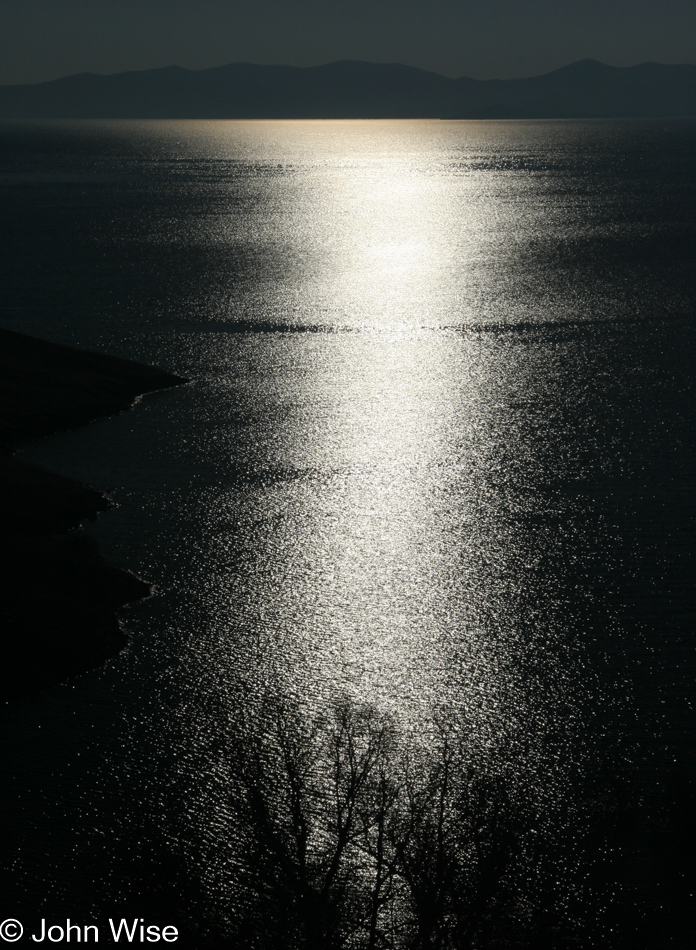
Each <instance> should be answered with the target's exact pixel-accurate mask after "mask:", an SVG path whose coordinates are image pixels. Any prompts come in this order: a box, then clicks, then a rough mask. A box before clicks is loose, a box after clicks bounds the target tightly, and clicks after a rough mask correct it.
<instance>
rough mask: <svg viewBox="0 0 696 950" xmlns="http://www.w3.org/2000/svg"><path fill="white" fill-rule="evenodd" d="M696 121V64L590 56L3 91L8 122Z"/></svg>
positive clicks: (232, 70)
mask: <svg viewBox="0 0 696 950" xmlns="http://www.w3.org/2000/svg"><path fill="white" fill-rule="evenodd" d="M623 116H626V117H648V116H660V117H667V116H696V66H692V65H684V66H665V65H661V64H659V63H642V64H641V65H640V66H631V67H628V68H620V67H616V66H606V65H605V64H603V63H599V62H597V61H596V60H592V59H586V60H582V61H581V62H578V63H573V64H572V65H570V66H564V67H563V68H562V69H557V70H555V71H554V72H551V73H547V74H545V75H543V76H535V77H532V78H529V79H504V80H485V81H481V80H476V79H467V78H461V79H448V78H447V77H445V76H440V75H438V74H437V73H430V72H425V71H424V70H421V69H415V68H414V67H412V66H401V65H398V64H376V63H361V62H350V61H349V62H340V63H330V64H329V65H327V66H312V67H308V68H299V67H295V66H254V65H251V64H249V63H233V64H231V65H229V66H219V67H216V68H214V69H202V70H189V69H182V68H181V67H179V66H168V67H166V68H164V69H149V70H145V71H142V72H128V73H118V74H116V75H113V76H99V75H96V74H94V73H82V74H80V75H77V76H68V77H66V78H64V79H55V80H53V81H52V82H44V83H37V84H35V85H24V86H0V117H4V118H8V117H13V118H95V119H96V118H104V119H106V118H124V119H126V118H132V119H136V118H142V119H303V118H308V119H309V118H311V119H320V118H439V119H477V118H481V119H484V118H485V119H489V118H500V119H518V118H530V119H536V118H544V119H545V118H590V117H592V118H595V117H623Z"/></svg>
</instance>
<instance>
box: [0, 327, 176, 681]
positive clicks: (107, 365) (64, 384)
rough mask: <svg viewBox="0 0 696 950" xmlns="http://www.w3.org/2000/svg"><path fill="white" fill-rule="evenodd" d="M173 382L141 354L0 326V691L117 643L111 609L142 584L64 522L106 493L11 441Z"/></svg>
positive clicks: (104, 653)
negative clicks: (79, 345) (31, 460)
mask: <svg viewBox="0 0 696 950" xmlns="http://www.w3.org/2000/svg"><path fill="white" fill-rule="evenodd" d="M182 382H185V380H184V379H182V378H181V377H179V376H175V375H173V374H172V373H167V372H165V371H163V370H159V369H155V368H152V367H149V366H143V365H141V364H139V363H133V362H130V361H128V360H122V359H118V358H117V357H113V356H106V355H104V354H101V353H91V352H85V351H81V350H74V349H71V348H70V347H65V346H59V345H57V344H54V343H47V342H45V341H43V340H36V339H32V338H31V337H28V336H24V335H23V334H20V333H15V332H12V331H9V330H2V329H0V551H1V552H2V560H3V563H4V565H5V566H4V567H3V570H2V572H1V573H0V627H1V629H2V644H1V649H2V654H3V662H2V664H1V665H0V670H1V672H0V700H8V699H13V698H16V697H19V696H22V695H24V694H27V693H30V692H33V691H35V690H39V689H43V688H45V687H47V686H51V685H54V684H57V683H59V682H61V681H63V680H65V679H66V678H68V677H70V676H72V675H76V674H78V673H83V672H85V671H87V670H89V669H92V668H94V667H96V666H99V665H100V664H101V663H103V662H104V661H105V660H106V659H108V658H109V657H110V656H113V655H114V654H115V653H117V652H118V651H119V650H120V649H121V648H122V647H123V645H124V644H125V637H124V635H123V634H122V633H121V631H120V629H119V625H118V621H117V619H116V615H115V612H116V611H117V610H118V608H119V607H122V606H123V605H124V604H127V603H129V602H131V601H134V600H138V599H140V598H142V597H145V596H147V594H148V592H149V585H148V584H146V583H145V582H144V581H141V580H139V579H138V578H137V577H134V576H133V575H132V574H129V573H128V572H126V571H123V570H120V569H119V568H117V567H114V566H113V565H111V564H109V563H108V562H107V561H105V560H104V559H103V558H102V557H101V556H100V555H99V553H98V552H97V550H96V548H95V547H94V545H93V544H92V543H91V542H90V541H89V540H88V539H86V538H85V537H82V536H81V535H80V534H79V533H76V532H74V530H73V529H74V528H76V527H77V526H78V525H79V524H80V522H81V521H83V520H84V519H86V518H94V517H95V516H96V515H97V514H98V512H100V511H103V510H105V509H106V508H108V507H109V503H108V500H107V499H106V498H105V497H104V496H103V495H102V494H101V493H100V492H98V491H95V490H94V489H92V488H87V487H85V486H83V485H80V484H79V483H77V482H74V481H72V480H71V479H67V478H64V477H62V476H59V475H55V474H53V473H50V472H45V471H43V470H41V469H39V468H37V467H35V466H32V465H27V464H25V463H23V462H20V461H19V460H17V459H16V458H14V456H13V455H12V452H13V451H14V449H15V448H17V447H18V446H19V445H21V444H22V443H23V442H26V441H28V440H30V439H35V438H39V437H41V436H45V435H49V434H51V433H53V432H57V431H59V430H61V429H69V428H73V427H74V426H78V425H83V424H84V423H87V422H90V421H91V420H94V419H96V418H98V417H100V416H107V415H112V414H113V413H116V412H121V411H122V410H124V409H127V408H129V407H130V406H131V405H132V403H133V401H134V400H135V399H136V398H137V396H139V395H141V394H143V393H147V392H153V391H155V390H158V389H165V388H167V387H169V386H176V385H179V384H180V383H182Z"/></svg>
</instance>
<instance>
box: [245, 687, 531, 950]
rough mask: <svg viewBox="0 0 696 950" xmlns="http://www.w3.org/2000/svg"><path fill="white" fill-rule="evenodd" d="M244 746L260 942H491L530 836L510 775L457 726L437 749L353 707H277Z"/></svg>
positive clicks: (328, 947) (250, 880)
mask: <svg viewBox="0 0 696 950" xmlns="http://www.w3.org/2000/svg"><path fill="white" fill-rule="evenodd" d="M241 746H242V756H243V759H242V761H243V765H242V770H241V793H242V794H241V798H242V803H243V820H244V822H245V825H246V827H247V830H248V834H249V848H248V853H247V862H246V883H247V887H248V891H249V894H250V895H251V900H252V902H253V903H254V905H255V912H254V914H253V919H254V921H255V934H254V937H253V938H250V940H249V942H250V944H251V945H256V946H258V947H267V946H268V947H276V946H277V947H283V948H287V950H291V948H298V950H300V948H301V950H339V948H356V950H358V948H359V950H378V948H394V950H396V948H404V950H406V948H413V950H439V948H442V950H446V948H462V950H464V948H472V950H473V948H477V947H481V946H486V945H487V940H488V934H489V931H490V928H491V925H492V922H493V920H494V917H495V915H496V914H498V913H499V912H500V911H501V908H502V906H503V902H504V897H505V887H504V881H505V877H506V873H507V871H508V868H509V866H510V863H511V860H512V856H513V855H514V853H515V842H516V836H517V835H518V833H519V829H518V826H517V825H516V822H515V820H514V809H513V806H512V803H511V800H510V796H509V795H508V793H507V789H506V787H505V783H503V782H502V781H501V780H499V779H497V780H494V779H491V778H483V777H481V776H477V775H476V774H475V772H474V770H473V769H472V767H471V766H470V765H469V764H468V761H467V756H466V748H465V743H463V741H462V739H461V737H460V736H458V734H457V732H456V730H455V729H453V728H452V727H451V726H449V725H447V724H444V723H442V722H440V723H437V724H435V727H434V737H433V741H432V742H430V743H429V745H428V748H427V749H413V748H408V743H407V742H406V741H405V739H404V736H403V735H402V734H400V733H399V731H398V730H397V729H396V727H395V725H394V723H393V722H392V721H390V720H389V719H388V718H386V717H384V716H380V715H379V714H377V713H376V712H375V711H374V710H372V709H370V708H366V707H360V706H357V705H355V704H351V703H349V702H341V703H339V704H337V705H336V706H335V707H334V709H333V710H332V711H331V713H330V714H329V715H327V716H326V717H324V718H322V719H319V720H316V721H314V722H313V723H308V722H307V720H306V719H305V718H303V716H302V715H301V714H300V713H299V712H298V710H297V708H296V707H293V706H292V705H290V704H287V703H286V704H283V705H279V706H277V708H276V710H275V712H274V713H273V714H271V715H268V716H266V717H265V720H264V723H263V727H262V728H258V726H255V727H254V728H253V729H249V730H247V733H246V735H245V736H244V739H243V742H242V743H241Z"/></svg>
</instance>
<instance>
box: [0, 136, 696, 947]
mask: <svg viewBox="0 0 696 950" xmlns="http://www.w3.org/2000/svg"><path fill="white" fill-rule="evenodd" d="M695 148H696V125H695V124H694V123H687V122H683V123H682V122H670V123H668V124H665V123H661V122H642V123H637V122H615V123H609V122H602V123H600V122H538V123H532V122H499V123H498V122H481V123H476V122H452V123H444V122H405V121H404V122H304V123H303V122H258V123H254V122H176V123H173V122H172V123H169V122H161V123H155V122H139V123H136V122H131V123H126V122H112V123H96V122H90V123H87V122H83V123H77V122H73V123H67V122H66V123H59V122H54V123H3V124H0V214H1V216H2V221H3V229H2V237H1V238H0V241H1V242H2V243H1V251H2V254H1V255H0V287H1V288H2V312H1V319H2V323H3V325H5V326H7V327H11V328H14V329H20V330H24V331H26V332H29V333H34V334H36V335H39V336H43V337H46V338H49V339H53V340H57V341H61V342H67V343H73V344H77V345H80V346H86V347H92V348H100V349H104V350H108V351H109V352H112V353H116V354H120V355H124V356H128V357H132V358H136V359H139V360H142V361H146V362H151V363H155V364H157V365H161V366H164V367H167V368H170V369H172V370H175V371H176V372H179V373H182V374H184V375H187V376H189V377H191V379H192V383H191V384H190V385H188V386H186V387H183V388H181V389H178V390H175V391H171V392H167V393H160V394H156V395H154V396H150V397H147V398H146V399H144V400H143V402H142V403H141V404H140V405H139V406H138V407H137V408H136V409H135V410H134V411H133V412H131V413H128V414H125V415H123V416H120V417H117V418H114V419H111V420H107V421H103V422H100V423H98V424H95V425H94V426H92V427H90V428H86V429H84V430H80V431H79V432H74V433H69V434H65V435H61V436H57V437H54V438H52V439H49V440H47V441H46V442H44V443H42V444H40V445H36V446H33V447H31V448H30V449H27V450H26V455H27V456H28V457H30V458H33V459H37V460H40V461H41V462H42V463H43V464H45V465H47V466H49V467H52V468H54V469H57V470H60V471H62V472H64V473H67V474H70V475H73V476H74V477H76V478H78V479H80V480H82V481H86V482H89V483H91V484H94V485H96V486H99V487H100V488H104V489H106V490H108V491H109V492H110V493H111V494H112V495H113V497H114V499H115V501H116V502H117V505H118V507H117V508H116V509H115V510H114V511H113V512H111V513H109V514H107V515H105V516H103V517H101V518H100V519H99V521H98V522H97V523H96V524H95V525H91V526H89V527H88V529H87V530H88V532H89V533H90V534H91V535H93V536H94V537H96V538H97V539H98V540H99V542H100V544H101V546H102V549H103V550H104V551H105V552H106V553H107V554H108V556H109V557H111V558H112V559H113V560H114V561H117V562H118V563H120V564H122V565H125V566H127V567H129V568H131V569H132V570H134V571H136V572H137V573H139V574H140V575H142V576H144V577H146V578H147V579H149V580H151V581H153V582H154V583H155V584H156V587H157V590H156V596H155V597H153V598H152V599H151V600H149V601H148V602H146V603H144V604H141V605H138V606H137V607H133V608H131V609H130V610H129V611H127V613H126V614H125V615H124V618H123V622H124V626H125V627H126V629H127V630H128V631H129V632H130V633H131V634H132V643H131V646H130V648H129V650H128V651H127V652H126V653H125V654H124V655H123V656H121V657H119V658H118V659H117V660H115V661H114V662H112V663H111V664H110V665H109V666H108V667H107V668H106V669H104V670H103V671H99V672H96V673H94V674H91V675H89V676H87V677H84V678H82V679H80V680H76V681H75V682H73V683H71V684H68V685H67V686H65V687H61V688H59V689H56V690H53V691H51V692H49V693H46V694H44V695H42V696H40V697H36V698H35V699H32V700H28V701H26V702H24V703H22V704H18V705H15V706H13V707H12V708H8V709H7V711H6V712H5V713H4V714H3V739H2V744H3V749H2V754H3V758H4V760H5V763H6V767H7V774H6V777H5V779H4V781H3V783H2V789H1V790H0V797H1V800H2V807H3V809H4V812H5V814H6V815H7V816H8V818H9V820H8V823H7V825H8V828H7V844H6V848H5V854H6V865H7V867H8V868H9V869H10V874H9V875H8V883H7V891H6V893H7V894H9V895H10V896H9V898H7V901H8V907H7V910H8V914H9V913H10V912H11V911H12V910H13V908H14V907H15V906H18V907H30V908H31V912H32V913H33V912H34V908H37V910H36V916H37V918H40V917H41V916H42V913H40V912H39V909H46V910H47V912H51V913H54V912H55V913H57V912H58V911H60V912H61V913H63V912H67V913H70V914H72V916H73V917H74V916H75V915H76V913H77V910H76V908H77V909H85V910H84V912H85V913H86V912H87V911H89V912H90V913H94V914H99V913H102V914H103V913H104V911H107V913H106V916H109V915H110V914H111V910H112V908H113V907H117V906H121V904H124V902H126V903H127V901H128V900H129V899H130V900H131V902H132V900H136V903H137V899H139V895H141V894H142V893H143V890H144V885H143V883H142V875H143V873H144V872H143V870H142V869H143V867H151V868H152V869H154V870H153V871H152V873H153V874H154V875H155V876H156V877H157V878H158V879H159V880H160V882H161V881H162V880H165V881H166V884H165V885H162V892H163V894H165V896H166V895H169V896H170V897H171V895H172V894H175V895H176V899H177V901H179V907H180V908H181V909H182V914H183V915H184V916H185V917H187V918H188V919H194V918H195V919H196V920H198V921H199V923H200V922H201V921H203V923H200V926H201V927H203V929H204V930H205V928H206V927H208V926H212V924H211V921H215V922H217V923H219V924H220V927H222V929H223V930H224V927H225V926H227V925H226V924H225V923H224V921H226V920H227V919H228V918H230V919H233V918H234V917H235V915H236V916H239V914H241V913H243V911H242V910H240V905H239V902H237V904H235V900H236V898H235V896H234V895H235V894H236V893H237V891H236V890H235V888H236V887H237V878H236V876H235V875H236V872H235V868H236V867H237V862H238V861H239V847H240V846H239V840H240V835H239V831H238V828H237V826H236V823H235V819H234V816H233V813H232V811H231V806H230V793H229V788H230V782H232V781H233V773H234V768H235V766H234V761H233V760H232V761H231V760H230V756H229V755H228V754H227V753H226V751H225V742H224V735H225V732H226V729H227V728H228V723H229V721H230V720H233V719H235V717H238V716H239V715H240V711H244V710H254V709H258V708H265V707H267V706H269V705H270V706H272V705H273V704H274V703H275V702H277V701H278V698H279V697H281V696H290V697H293V698H295V699H297V700H298V701H299V702H300V703H301V705H302V709H303V710H304V714H305V715H306V716H307V717H309V718H311V717H312V716H313V715H314V714H315V713H316V712H317V711H318V710H321V709H323V708H326V707H327V706H328V705H330V704H331V702H332V700H334V699H335V698H337V697H342V698H343V697H349V698H350V699H351V700H352V701H354V702H356V703H360V704H370V705H372V706H375V707H376V708H378V709H380V710H383V711H385V712H388V713H389V714H390V715H391V716H393V717H394V718H395V720H396V721H397V722H398V723H399V726H400V728H401V729H402V730H403V731H404V732H405V733H406V734H408V735H410V736H412V737H415V741H423V742H425V743H426V746H427V743H428V741H429V740H428V734H429V733H428V723H429V721H430V719H431V717H432V716H433V714H434V713H436V712H437V711H439V713H440V714H441V715H447V716H448V717H450V718H452V719H454V720H456V722H457V724H458V727H459V728H462V729H463V730H464V731H465V732H466V735H467V737H468V738H467V742H468V745H469V748H470V750H471V757H472V761H473V762H474V763H475V764H476V768H478V769H480V770H483V771H487V772H490V773H501V774H502V773H505V774H514V776H515V781H516V782H517V783H518V787H520V788H523V789H525V794H526V795H527V797H528V799H529V802H530V803H532V807H533V810H534V811H535V814H536V815H537V818H538V822H539V828H540V829H546V832H548V834H549V835H551V836H552V837H554V836H555V838H556V839H557V840H562V842H563V848H564V849H565V851H564V853H565V855H566V861H565V864H566V866H565V868H564V869H561V870H559V872H558V873H559V875H561V876H562V877H563V881H564V884H563V888H565V890H564V891H563V893H564V895H565V896H564V897H563V898H562V899H559V901H560V903H559V906H561V905H562V916H563V917H564V921H565V925H566V928H567V934H575V937H573V939H579V940H580V945H585V946H589V945H594V943H591V942H590V940H589V938H586V939H585V942H584V943H583V942H582V940H583V938H582V937H578V936H577V935H578V934H582V933H583V927H587V926H589V925H588V920H587V919H586V918H588V917H590V918H592V922H593V926H595V927H596V928H598V929H597V931H596V934H595V937H593V938H592V941H595V940H596V941H597V945H598V946H609V945H611V939H614V938H611V937H610V934H611V926H612V918H611V906H612V905H615V904H616V902H617V900H618V898H617V895H620V896H621V899H622V900H623V899H626V900H628V901H629V903H630V902H631V901H633V904H631V906H634V905H635V906H637V907H639V908H640V913H642V914H644V915H646V919H647V918H650V919H651V920H652V919H653V918H652V917H651V916H650V915H651V914H652V915H653V917H654V915H655V914H656V913H657V914H658V916H659V911H660V908H662V912H663V913H664V914H665V915H667V916H668V917H669V919H670V920H677V924H675V925H674V928H673V929H674V934H671V933H670V934H668V933H667V931H666V930H664V929H663V931H662V932H663V939H664V940H665V941H666V942H665V944H664V945H665V946H677V945H680V944H678V941H679V940H680V939H682V938H683V936H684V934H685V933H687V930H688V926H689V925H688V924H687V923H685V921H686V920H687V918H686V916H685V909H684V908H685V907H686V903H687V901H686V898H687V892H688V886H687V883H686V881H687V879H686V877H685V876H684V874H683V873H682V867H681V865H679V862H678V861H676V859H675V858H674V854H673V852H672V851H670V850H669V848H670V847H672V845H671V844H669V842H671V841H672V838H674V840H677V838H679V837H680V836H681V840H682V841H686V840H687V839H688V835H689V834H690V831H689V827H688V820H689V819H688V814H689V811H688V807H687V805H685V804H684V802H687V801H690V798H689V795H690V794H691V792H690V782H691V780H692V779H693V777H694V765H695V762H694V744H693V679H694V672H695V664H694V640H693V637H694V606H695V600H694V587H693V577H694V576H696V573H695V571H694V511H695V509H694V495H693V492H694V484H695V465H694V444H693V433H694V421H695V411H694V398H693V379H694V368H695V364H694V352H695V350H694V342H695V324H694V316H695V314H694V300H695V297H694V291H695V290H696V276H695V275H696V267H695V266H694V263H695V257H696V255H695V253H694V252H695V250H696V225H695V224H694V222H695V221H696V150H695ZM607 802H608V803H609V804H607ZM612 809H613V812H612ZM593 810H594V811H593ZM598 810H603V813H604V812H607V811H609V812H612V813H619V814H621V815H623V816H624V818H623V819H617V821H616V823H615V824H617V826H621V828H620V831H619V832H616V841H618V840H619V839H620V844H618V845H617V844H616V841H614V840H613V839H612V841H610V842H609V843H607V841H606V840H605V839H604V838H602V839H601V842H600V838H601V835H600V836H599V837H596V840H594V839H593V838H592V835H593V834H595V836H596V835H597V833H596V832H593V831H592V830H591V828H592V814H594V812H597V811H598ZM622 821H623V825H622V824H621V822H622ZM691 821H692V822H693V818H691ZM588 829H589V830H588ZM670 836H671V837H670ZM658 838H659V840H660V841H661V842H662V844H661V845H660V844H659V843H656V841H657V839H658ZM593 840H594V844H592V841H593ZM588 842H590V845H589V849H590V850H592V848H594V849H595V851H596V853H597V855H599V859H601V861H605V863H606V862H608V865H611V866H610V868H609V870H606V872H605V874H606V880H605V882H604V891H603V894H602V895H601V896H600V897H598V896H597V893H598V891H599V890H601V888H598V887H596V886H594V885H590V884H588V883H587V880H588V878H587V876H586V877H585V878H583V879H582V880H581V879H580V878H579V877H578V876H576V877H575V878H574V877H573V874H574V870H575V867H576V862H577V861H579V860H580V859H579V858H578V855H579V854H580V853H581V852H583V853H584V851H586V850H587V849H588ZM612 842H613V843H612ZM665 842H668V844H665ZM583 849H584V850H583ZM617 849H618V852H620V853H621V854H620V860H618V861H615V862H614V863H613V864H612V863H611V862H612V861H613V860H614V858H611V857H610V856H609V857H608V856H607V855H610V852H611V853H613V852H616V851H617ZM675 853H676V852H675ZM680 853H681V852H680ZM675 861H676V864H675ZM670 864H672V865H673V866H674V867H677V871H675V874H676V877H675V878H674V879H672V878H670V877H669V874H668V873H667V871H665V870H664V869H665V867H667V866H668V865H670ZM588 874H589V872H588ZM563 875H565V876H563ZM658 885H659V886H658ZM559 886H560V885H559ZM660 888H661V890H660ZM680 888H683V890H680ZM658 891H659V892H658ZM627 894H628V895H629V897H628V898H627V897H626V895H627ZM665 894H667V896H665ZM162 899H163V900H164V898H162ZM124 906H125V904H124ZM128 906H131V905H128ZM583 908H584V909H583ZM588 908H589V910H588ZM656 908H657V910H656ZM640 913H639V914H638V917H637V918H636V919H638V918H639V917H640ZM660 919H661V918H660ZM598 920H599V921H600V923H599V924H597V921H598ZM601 921H605V922H604V923H602V922H601ZM220 922H222V923H220ZM646 926H647V925H646ZM660 926H662V925H660ZM602 928H604V930H603V929H602ZM593 932H594V931H593ZM597 934H598V936H597ZM558 939H559V940H560V941H561V942H560V943H558V945H559V946H560V945H563V946H566V945H567V946H570V945H571V942H570V941H571V937H569V936H566V937H565V938H563V939H565V940H566V943H563V942H562V939H561V938H558ZM670 941H673V942H670ZM617 945H619V944H617ZM622 945H623V944H622ZM626 945H630V944H626ZM636 945H637V944H636ZM684 945H686V944H684Z"/></svg>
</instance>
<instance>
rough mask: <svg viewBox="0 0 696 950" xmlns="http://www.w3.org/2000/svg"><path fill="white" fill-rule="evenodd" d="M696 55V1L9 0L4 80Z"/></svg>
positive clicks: (521, 68)
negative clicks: (228, 67) (162, 69)
mask: <svg viewBox="0 0 696 950" xmlns="http://www.w3.org/2000/svg"><path fill="white" fill-rule="evenodd" d="M585 57H593V58H595V59H599V60H602V61H603V62H606V63H611V64H613V65H616V66H630V65H633V64H635V63H639V62H644V61H645V60H656V61H658V62H663V63H684V62H691V63H693V62H696V0H427V2H426V0H0V82H2V83H9V82H37V81H40V80H43V79H53V78H55V77H57V76H64V75H68V74H70V73H75V72H84V71H91V72H101V73H112V72H119V71H122V70H126V69H147V68H150V67H155V66H167V65H170V64H172V63H176V64H178V65H180V66H188V67H189V68H194V69H200V68H204V67H206V66H217V65H221V64H223V63H230V62H239V61H245V62H254V63H279V64H290V65H296V66H309V65H316V64H319V63H326V62H331V61H334V60H338V59H365V60H372V61H373V62H401V63H408V64H411V65H413V66H420V67H422V68H425V69H432V70H434V71H436V72H441V73H444V74H446V75H450V76H461V75H466V76H473V77H475V78H479V79H489V78H496V77H499V78H507V77H512V76H529V75H534V74H538V73H543V72H547V71H549V70H551V69H554V68H556V67H558V66H563V65H565V64H566V63H569V62H573V61H575V60H578V59H584V58H585Z"/></svg>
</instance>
